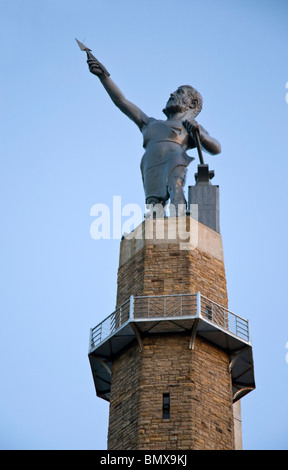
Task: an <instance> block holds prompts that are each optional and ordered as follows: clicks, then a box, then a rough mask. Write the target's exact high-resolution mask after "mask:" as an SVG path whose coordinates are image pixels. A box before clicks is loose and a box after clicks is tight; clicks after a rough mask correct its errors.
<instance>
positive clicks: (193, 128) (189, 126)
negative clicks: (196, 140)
mask: <svg viewBox="0 0 288 470" xmlns="http://www.w3.org/2000/svg"><path fill="white" fill-rule="evenodd" d="M182 124H183V126H184V127H185V129H186V131H187V132H188V134H190V135H191V136H194V134H195V132H197V133H198V135H200V126H199V124H198V122H197V121H195V119H193V120H191V121H188V120H187V119H186V120H185V121H183V122H182Z"/></svg>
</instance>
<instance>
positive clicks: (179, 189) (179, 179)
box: [168, 171, 187, 215]
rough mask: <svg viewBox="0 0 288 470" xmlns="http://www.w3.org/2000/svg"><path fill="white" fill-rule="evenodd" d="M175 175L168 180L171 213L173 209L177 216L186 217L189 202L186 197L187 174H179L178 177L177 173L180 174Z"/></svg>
mask: <svg viewBox="0 0 288 470" xmlns="http://www.w3.org/2000/svg"><path fill="white" fill-rule="evenodd" d="M173 173H174V171H173ZM173 173H172V174H171V175H170V177H169V180H168V192H169V195H170V213H171V209H172V211H173V210H174V211H175V215H185V214H186V208H187V201H186V199H185V195H184V184H185V174H184V175H183V176H181V175H179V174H178V175H177V173H179V172H175V173H176V174H175V173H174V174H173ZM171 205H172V208H171ZM173 206H174V207H173Z"/></svg>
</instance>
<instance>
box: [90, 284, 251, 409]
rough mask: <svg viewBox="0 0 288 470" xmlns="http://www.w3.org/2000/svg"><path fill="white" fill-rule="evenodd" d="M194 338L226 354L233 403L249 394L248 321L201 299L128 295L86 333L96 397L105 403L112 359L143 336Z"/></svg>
mask: <svg viewBox="0 0 288 470" xmlns="http://www.w3.org/2000/svg"><path fill="white" fill-rule="evenodd" d="M188 332H189V334H190V344H189V348H190V349H193V348H194V342H195V338H196V335H198V336H199V337H201V338H203V339H205V340H207V341H209V342H210V343H212V344H214V345H216V346H218V347H220V348H221V349H223V350H225V351H226V352H227V354H228V355H229V358H230V364H229V367H230V371H231V377H232V389H233V402H236V401H237V400H239V399H240V398H242V397H243V396H244V395H246V394H247V393H249V392H250V391H252V390H254V388H255V380H254V365H253V356H252V345H251V339H250V332H249V321H248V320H245V319H244V318H242V317H240V316H239V315H236V314H235V313H232V312H230V311H229V310H228V309H227V308H225V307H223V306H221V305H219V304H217V303H215V302H213V301H212V300H210V299H208V298H206V297H204V296H203V295H201V293H200V292H197V293H195V294H178V295H159V296H137V297H134V296H131V297H130V298H129V299H127V301H126V302H124V303H123V304H122V305H121V306H120V307H118V308H117V309H116V310H115V311H114V312H113V313H111V314H110V315H109V316H108V317H107V318H105V319H104V320H103V321H102V322H101V323H99V324H98V325H97V326H95V327H94V328H92V329H91V330H90V340H89V353H88V357H89V361H90V366H91V370H92V374H93V379H94V384H95V389H96V394H97V396H99V397H100V398H103V399H105V400H107V401H109V399H110V388H111V373H112V362H113V358H114V357H116V356H117V355H118V354H119V353H120V352H121V351H122V350H123V349H124V348H125V347H126V346H128V345H129V344H130V343H132V342H133V341H135V340H137V341H138V345H139V348H140V350H141V348H142V336H144V335H148V334H149V335H152V334H156V333H157V334H165V333H186V334H187V333H188Z"/></svg>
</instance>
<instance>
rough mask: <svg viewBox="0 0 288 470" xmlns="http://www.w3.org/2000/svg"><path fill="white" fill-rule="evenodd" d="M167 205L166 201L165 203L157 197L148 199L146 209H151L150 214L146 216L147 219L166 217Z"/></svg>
mask: <svg viewBox="0 0 288 470" xmlns="http://www.w3.org/2000/svg"><path fill="white" fill-rule="evenodd" d="M165 205H166V201H163V200H162V199H160V198H158V197H156V196H151V197H147V199H146V208H147V209H149V211H150V212H149V213H148V214H147V215H146V217H154V218H156V217H164V208H165Z"/></svg>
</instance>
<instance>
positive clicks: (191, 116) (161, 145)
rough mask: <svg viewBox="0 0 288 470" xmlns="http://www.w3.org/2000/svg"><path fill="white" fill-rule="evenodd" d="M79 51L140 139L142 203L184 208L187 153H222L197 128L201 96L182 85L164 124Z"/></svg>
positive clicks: (167, 109) (172, 97)
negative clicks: (130, 99) (133, 126)
mask: <svg viewBox="0 0 288 470" xmlns="http://www.w3.org/2000/svg"><path fill="white" fill-rule="evenodd" d="M77 42H78V44H79V46H80V48H81V50H84V51H86V52H87V59H88V60H87V63H88V66H89V70H90V72H91V73H92V74H94V75H96V76H97V77H98V78H99V79H100V81H101V83H102V85H103V86H104V88H105V90H106V91H107V93H108V95H109V96H110V98H111V100H112V101H113V103H114V104H115V105H116V106H117V107H118V108H119V109H120V110H121V111H122V112H123V113H124V114H126V116H128V117H129V118H130V119H131V120H132V121H133V122H134V123H135V124H136V125H137V126H138V128H139V130H140V131H141V133H142V135H143V147H144V149H145V152H144V155H143V157H142V160H141V172H142V180H143V186H144V191H145V202H146V204H148V205H150V204H151V205H156V204H161V205H162V206H163V207H164V206H165V205H166V204H167V201H168V200H169V199H170V203H171V204H174V206H175V207H176V208H177V207H178V205H179V204H181V205H182V206H179V207H183V205H185V207H186V199H185V195H184V190H183V188H184V184H185V179H186V173H187V167H188V165H189V163H190V162H191V161H192V160H194V158H192V157H190V156H189V155H187V153H186V151H187V150H189V149H194V148H196V147H197V139H198V151H199V147H200V146H201V149H203V150H205V151H206V152H208V153H210V154H213V155H216V154H218V153H220V152H221V146H220V143H219V142H218V141H217V140H216V139H214V138H213V137H211V136H210V135H209V134H208V132H207V131H206V130H205V129H204V128H203V127H202V126H201V125H199V124H198V123H197V122H196V121H195V118H196V116H197V115H198V114H199V113H200V111H201V109H202V97H201V95H200V93H199V92H198V91H197V90H196V89H195V88H193V87H192V86H190V85H182V86H180V87H179V88H178V89H177V90H176V91H174V92H173V93H171V95H170V98H169V99H168V101H167V103H166V106H165V108H164V109H163V112H164V114H165V116H166V119H165V120H159V119H155V118H153V117H149V116H148V115H147V114H145V113H144V112H143V111H142V110H141V109H139V108H138V107H137V106H136V105H135V104H133V103H131V102H130V101H129V100H128V99H127V98H126V97H125V96H124V95H123V93H122V92H121V91H120V90H119V88H118V87H117V85H116V84H115V83H114V82H113V80H112V79H111V78H110V74H109V72H108V71H107V69H106V68H105V67H104V66H103V65H102V64H101V63H100V62H99V61H98V60H97V59H96V58H95V57H94V56H93V55H92V54H91V52H90V49H88V48H87V47H86V46H84V44H82V43H80V42H79V41H77Z"/></svg>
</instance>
